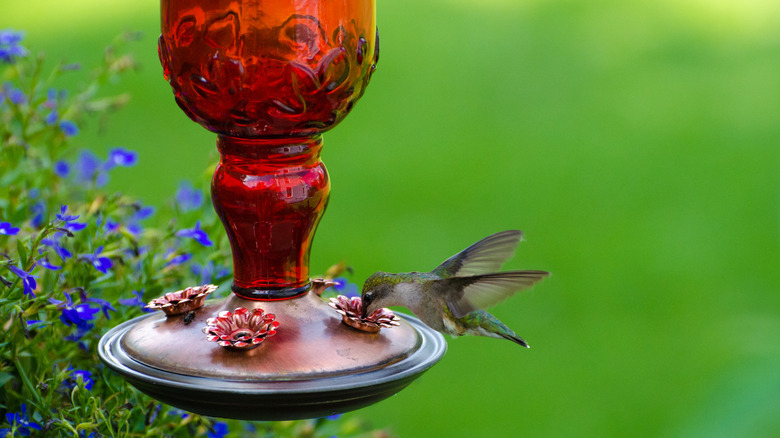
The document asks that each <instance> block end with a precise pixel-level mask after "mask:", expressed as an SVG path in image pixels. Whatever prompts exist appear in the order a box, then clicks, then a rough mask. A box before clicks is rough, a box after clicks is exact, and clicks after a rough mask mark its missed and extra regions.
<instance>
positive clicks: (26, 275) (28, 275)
mask: <svg viewBox="0 0 780 438" xmlns="http://www.w3.org/2000/svg"><path fill="white" fill-rule="evenodd" d="M6 267H7V268H8V269H9V270H10V271H11V272H13V273H14V275H16V276H17V277H19V279H20V280H22V284H23V285H24V294H25V295H32V296H33V297H34V296H35V292H33V291H34V290H35V288H36V287H37V286H38V284H37V283H36V282H35V279H36V278H38V276H37V275H32V270H33V269H34V268H35V264H33V266H32V268H30V271H29V272H27V271H25V270H24V269H22V268H18V267H16V266H14V265H11V264H9V265H6Z"/></svg>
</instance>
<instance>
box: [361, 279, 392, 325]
mask: <svg viewBox="0 0 780 438" xmlns="http://www.w3.org/2000/svg"><path fill="white" fill-rule="evenodd" d="M391 276H392V274H388V273H386V272H376V273H374V274H373V275H371V276H370V277H368V279H366V282H365V283H364V284H363V293H362V299H363V315H362V316H363V318H365V317H367V316H368V315H370V314H371V313H373V312H374V311H375V310H376V309H381V308H382V307H387V306H391V305H392V304H391V303H390V299H391V297H392V292H393V288H394V287H395V284H394V283H393V281H392V277H391Z"/></svg>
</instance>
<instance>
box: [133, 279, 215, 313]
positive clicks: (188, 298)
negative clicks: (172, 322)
mask: <svg viewBox="0 0 780 438" xmlns="http://www.w3.org/2000/svg"><path fill="white" fill-rule="evenodd" d="M215 290H217V286H214V285H213V284H205V285H203V286H197V287H188V288H187V289H184V290H180V291H176V292H170V293H167V294H165V295H163V296H162V297H160V298H155V299H153V300H152V301H149V304H147V305H146V308H147V309H152V310H162V311H163V312H165V314H166V315H168V316H171V315H179V314H182V313H184V312H189V311H190V310H195V309H197V308H199V307H201V306H203V303H204V302H205V301H206V296H207V295H208V294H210V293H212V292H214V291H215Z"/></svg>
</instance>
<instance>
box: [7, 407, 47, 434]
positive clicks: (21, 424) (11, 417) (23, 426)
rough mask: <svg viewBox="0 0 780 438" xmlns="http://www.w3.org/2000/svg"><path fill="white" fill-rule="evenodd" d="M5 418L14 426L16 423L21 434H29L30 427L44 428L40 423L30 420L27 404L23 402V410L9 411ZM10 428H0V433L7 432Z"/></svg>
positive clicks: (17, 430)
mask: <svg viewBox="0 0 780 438" xmlns="http://www.w3.org/2000/svg"><path fill="white" fill-rule="evenodd" d="M5 420H6V421H7V422H8V424H10V425H11V426H12V427H13V425H14V423H16V432H17V433H18V434H19V435H21V436H29V435H30V433H31V432H30V429H35V430H41V429H43V428H42V427H41V425H40V424H38V423H35V422H32V421H30V417H28V416H27V404H25V403H22V411H21V412H19V413H15V414H12V413H10V412H9V413H7V414H5ZM8 432H10V429H7V428H6V429H0V433H5V434H7V433H8Z"/></svg>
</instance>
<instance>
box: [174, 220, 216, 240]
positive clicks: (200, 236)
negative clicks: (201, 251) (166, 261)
mask: <svg viewBox="0 0 780 438" xmlns="http://www.w3.org/2000/svg"><path fill="white" fill-rule="evenodd" d="M176 236H177V237H187V238H190V239H194V240H195V241H196V242H198V243H200V244H201V245H203V246H212V245H214V243H213V242H212V241H211V240H210V239H209V236H208V234H206V232H205V231H203V230H201V229H200V221H197V222H196V223H195V228H187V229H184V230H179V231H177V232H176Z"/></svg>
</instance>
